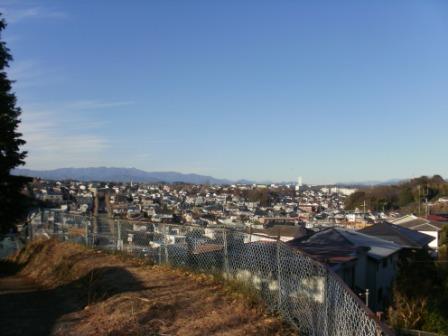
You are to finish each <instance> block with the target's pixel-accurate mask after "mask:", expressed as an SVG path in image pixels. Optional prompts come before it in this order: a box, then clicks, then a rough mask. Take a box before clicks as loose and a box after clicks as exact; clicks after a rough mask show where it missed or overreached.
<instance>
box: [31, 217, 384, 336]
mask: <svg viewBox="0 0 448 336" xmlns="http://www.w3.org/2000/svg"><path fill="white" fill-rule="evenodd" d="M39 235H45V236H57V237H59V238H60V239H61V240H70V241H74V242H77V243H82V244H86V245H88V246H91V247H95V248H101V249H107V250H119V251H123V252H127V253H129V254H132V255H135V256H138V257H140V258H145V259H148V260H151V261H152V262H154V263H157V264H169V265H172V266H180V267H187V268H190V269H194V270H197V271H201V272H207V273H218V274H221V275H223V276H224V277H226V278H231V279H236V280H238V281H241V282H242V283H244V284H246V285H248V286H250V287H252V288H254V289H256V290H257V292H258V293H259V295H260V297H261V298H262V299H263V300H264V301H265V302H266V304H267V306H268V307H269V308H270V309H271V310H273V311H276V312H279V313H280V314H281V315H282V316H283V317H284V318H285V320H286V321H288V322H289V323H291V325H292V326H294V327H295V328H297V330H299V332H300V333H301V334H304V335H323V336H330V335H331V336H333V335H334V336H339V335H341V336H342V335H344V336H346V335H366V336H367V335H369V336H370V335H372V336H373V335H375V336H377V335H381V334H385V332H384V330H382V328H381V325H380V323H378V322H377V320H376V319H375V317H374V316H373V314H372V313H371V312H370V311H369V310H368V309H367V308H366V307H365V306H364V304H363V303H362V302H361V301H360V300H359V298H358V297H357V296H356V295H355V294H354V293H353V292H352V291H351V290H350V289H349V288H348V287H347V286H346V285H345V284H344V283H343V281H342V280H340V278H339V277H338V276H336V275H335V274H334V273H333V272H332V271H330V270H329V269H328V267H326V266H325V265H324V264H322V263H320V262H318V261H316V260H314V259H312V258H311V257H309V256H307V255H305V254H303V253H300V252H298V251H296V250H292V249H291V248H290V247H288V246H287V245H285V244H284V243H283V242H281V241H279V240H273V239H269V238H267V237H264V236H258V235H253V234H247V233H244V232H240V231H235V230H231V229H226V228H204V227H195V226H187V225H173V224H162V223H150V222H141V221H139V222H133V221H128V220H122V219H120V220H116V219H110V218H108V217H107V216H98V217H87V216H80V215H71V214H67V213H63V212H57V211H48V210H45V211H39V212H36V213H35V214H33V216H32V217H31V220H30V236H32V237H35V236H39Z"/></svg>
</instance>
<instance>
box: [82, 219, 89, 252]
mask: <svg viewBox="0 0 448 336" xmlns="http://www.w3.org/2000/svg"><path fill="white" fill-rule="evenodd" d="M82 221H83V222H84V226H85V228H84V230H85V243H86V246H89V221H88V220H86V219H85V218H83V220H82Z"/></svg>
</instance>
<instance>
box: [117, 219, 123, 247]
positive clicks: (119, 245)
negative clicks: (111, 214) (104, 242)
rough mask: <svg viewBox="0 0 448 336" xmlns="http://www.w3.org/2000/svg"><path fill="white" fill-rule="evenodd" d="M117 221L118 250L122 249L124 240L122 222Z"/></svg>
mask: <svg viewBox="0 0 448 336" xmlns="http://www.w3.org/2000/svg"><path fill="white" fill-rule="evenodd" d="M115 223H116V224H117V225H116V227H117V250H118V251H121V250H122V249H123V240H122V238H121V222H120V220H118V219H117V220H116V221H115Z"/></svg>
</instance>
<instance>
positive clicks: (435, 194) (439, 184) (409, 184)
mask: <svg viewBox="0 0 448 336" xmlns="http://www.w3.org/2000/svg"><path fill="white" fill-rule="evenodd" d="M447 195H448V182H446V181H445V180H444V179H443V178H442V177H441V176H439V175H434V176H433V177H427V176H422V177H419V178H415V179H411V180H409V181H405V182H401V183H398V184H394V185H377V186H373V187H365V188H361V189H359V190H358V191H357V192H355V193H354V194H352V195H350V196H349V197H347V199H346V202H345V207H346V209H349V210H352V209H355V208H361V207H362V204H363V203H364V201H365V202H366V207H367V209H371V210H376V211H383V210H384V211H388V210H405V211H409V212H416V211H417V210H418V207H419V203H420V204H424V203H426V201H427V202H430V203H431V202H435V201H437V200H438V198H440V197H443V196H447ZM422 207H423V206H422Z"/></svg>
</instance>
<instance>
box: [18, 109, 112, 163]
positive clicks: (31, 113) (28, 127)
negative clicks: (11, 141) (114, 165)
mask: <svg viewBox="0 0 448 336" xmlns="http://www.w3.org/2000/svg"><path fill="white" fill-rule="evenodd" d="M23 110H24V111H25V113H23V115H22V123H21V124H20V127H19V131H20V132H21V133H23V139H24V140H26V141H27V144H26V145H25V146H24V149H25V150H27V151H28V158H27V160H26V161H27V166H29V167H32V168H50V167H62V166H69V165H70V166H71V165H74V164H76V163H77V164H78V165H79V164H80V163H82V164H84V163H87V162H97V161H98V157H99V156H101V154H102V153H103V152H104V151H105V150H106V149H107V148H108V147H109V141H108V139H107V138H106V137H104V136H101V135H99V134H98V131H99V130H100V129H101V126H103V125H104V123H102V122H98V123H97V122H95V121H90V120H88V119H86V118H83V117H79V116H76V117H74V116H71V117H70V118H67V117H66V116H67V113H64V112H63V110H62V109H57V108H55V107H54V106H53V107H52V108H51V109H48V110H46V111H45V110H43V109H36V108H30V107H29V106H26V105H25V106H24V107H23ZM86 126H88V127H86Z"/></svg>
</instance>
